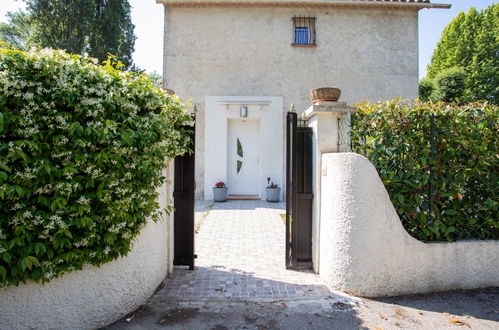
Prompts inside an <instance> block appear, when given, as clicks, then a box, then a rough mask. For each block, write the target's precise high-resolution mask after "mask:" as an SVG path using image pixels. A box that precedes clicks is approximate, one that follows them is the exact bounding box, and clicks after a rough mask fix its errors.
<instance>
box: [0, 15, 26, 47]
mask: <svg viewBox="0 0 499 330" xmlns="http://www.w3.org/2000/svg"><path fill="white" fill-rule="evenodd" d="M7 17H8V18H9V23H0V39H2V40H3V41H5V42H7V43H9V44H11V45H13V46H15V47H16V48H19V49H26V48H27V44H32V43H33V36H32V34H33V33H32V32H33V31H34V26H33V24H32V21H31V19H30V17H29V15H28V14H27V13H26V12H23V11H18V12H15V13H7Z"/></svg>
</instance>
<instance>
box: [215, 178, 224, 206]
mask: <svg viewBox="0 0 499 330" xmlns="http://www.w3.org/2000/svg"><path fill="white" fill-rule="evenodd" d="M213 200H214V201H215V202H226V201H227V185H226V184H225V183H224V182H222V181H219V182H217V183H215V187H213Z"/></svg>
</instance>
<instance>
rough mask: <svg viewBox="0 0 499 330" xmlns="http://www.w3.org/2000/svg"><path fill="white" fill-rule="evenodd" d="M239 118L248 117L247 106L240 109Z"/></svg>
mask: <svg viewBox="0 0 499 330" xmlns="http://www.w3.org/2000/svg"><path fill="white" fill-rule="evenodd" d="M239 117H248V107H247V106H246V105H242V106H241V107H240V108H239Z"/></svg>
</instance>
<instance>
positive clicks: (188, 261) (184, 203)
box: [173, 127, 196, 270]
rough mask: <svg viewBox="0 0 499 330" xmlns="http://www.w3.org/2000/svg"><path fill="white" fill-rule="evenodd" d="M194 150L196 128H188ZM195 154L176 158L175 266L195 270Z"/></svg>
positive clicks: (174, 198) (174, 195)
mask: <svg viewBox="0 0 499 330" xmlns="http://www.w3.org/2000/svg"><path fill="white" fill-rule="evenodd" d="M188 129H189V131H190V136H191V141H192V145H191V149H192V150H194V147H195V140H194V132H195V128H194V127H188ZM194 178H195V177H194V152H192V153H191V154H184V155H183V156H177V157H175V177H174V184H173V185H174V190H173V201H174V206H175V213H174V219H173V233H174V238H173V242H174V243H173V247H174V249H173V264H174V265H181V266H189V269H191V270H192V269H194V258H196V256H195V255H194V191H195V180H194Z"/></svg>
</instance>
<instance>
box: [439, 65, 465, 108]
mask: <svg viewBox="0 0 499 330" xmlns="http://www.w3.org/2000/svg"><path fill="white" fill-rule="evenodd" d="M435 84H436V86H437V88H436V89H435V90H434V91H433V94H432V99H437V100H440V101H444V102H459V101H461V100H463V98H464V95H465V93H466V73H465V71H464V69H463V68H460V67H454V68H450V69H445V70H442V71H440V72H439V73H438V74H437V75H436V77H435Z"/></svg>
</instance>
